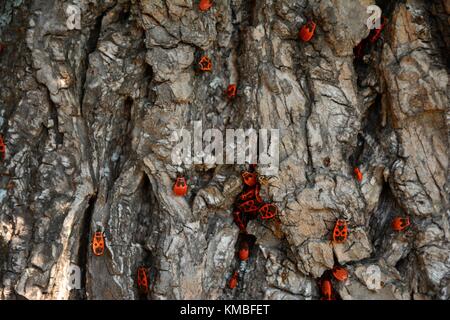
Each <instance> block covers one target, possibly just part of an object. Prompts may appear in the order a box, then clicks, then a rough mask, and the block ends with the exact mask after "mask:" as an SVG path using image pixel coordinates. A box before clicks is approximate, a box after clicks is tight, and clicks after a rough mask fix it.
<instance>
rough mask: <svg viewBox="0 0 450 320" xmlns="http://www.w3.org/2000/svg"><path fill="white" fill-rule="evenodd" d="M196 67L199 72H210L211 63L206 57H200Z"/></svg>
mask: <svg viewBox="0 0 450 320" xmlns="http://www.w3.org/2000/svg"><path fill="white" fill-rule="evenodd" d="M198 66H199V68H200V70H201V71H211V70H212V62H211V59H210V58H208V57H207V56H203V57H201V59H200V61H199V62H198Z"/></svg>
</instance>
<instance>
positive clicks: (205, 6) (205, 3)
mask: <svg viewBox="0 0 450 320" xmlns="http://www.w3.org/2000/svg"><path fill="white" fill-rule="evenodd" d="M212 5H213V4H212V1H211V0H200V3H199V4H198V8H199V9H200V11H208V10H209V9H210V8H211V7H212Z"/></svg>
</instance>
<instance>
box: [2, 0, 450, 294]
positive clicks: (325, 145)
mask: <svg viewBox="0 0 450 320" xmlns="http://www.w3.org/2000/svg"><path fill="white" fill-rule="evenodd" d="M370 4H375V1H371V0H358V1H348V0H319V1H306V0H257V1H255V0H220V1H214V5H213V7H212V8H211V9H210V10H209V11H207V12H200V11H199V10H198V1H197V0H107V1H100V0H70V1H69V0H64V1H63V0H1V1H0V43H1V45H2V47H1V49H0V75H1V87H0V112H1V114H0V116H1V117H0V128H1V134H2V136H3V138H4V141H5V144H6V146H7V150H6V157H5V159H4V160H2V161H1V162H0V168H1V177H0V179H1V180H0V182H1V185H0V188H1V189H0V206H1V211H0V298H1V299H24V298H25V299H139V298H143V297H142V296H139V294H138V292H137V288H136V284H135V278H136V269H137V267H138V266H140V265H148V266H150V267H151V275H150V278H151V285H152V288H151V290H150V292H149V294H148V295H147V296H146V297H145V298H147V299H318V298H319V295H320V294H319V289H318V285H317V279H318V278H319V277H320V276H321V275H322V274H323V273H324V272H325V271H326V270H328V269H331V268H332V267H333V265H334V264H335V263H340V264H342V265H344V266H345V267H346V268H347V270H348V271H349V274H350V276H349V279H348V280H347V281H346V282H345V283H340V284H338V285H337V286H336V288H335V289H336V291H337V292H338V294H339V296H340V297H341V298H342V299H448V298H450V297H449V295H450V246H449V239H450V229H449V215H450V211H449V199H448V194H449V192H448V183H449V175H448V150H449V127H448V125H449V119H450V114H449V90H448V86H449V84H448V70H449V68H448V67H449V61H448V52H449V45H450V32H449V30H450V28H449V14H450V1H448V0H438V1H426V0H403V1H377V2H376V4H377V5H379V6H380V7H381V8H382V9H383V14H384V15H385V16H386V17H387V18H388V23H387V26H386V28H385V29H384V30H383V34H382V39H381V40H380V41H378V42H377V44H376V45H375V46H374V47H373V48H372V50H370V52H368V53H367V54H366V55H365V57H364V60H363V61H356V60H355V59H354V51H353V49H354V47H355V46H357V45H358V43H360V41H361V40H362V39H364V38H365V37H367V35H368V34H369V30H368V29H367V27H366V25H365V22H366V20H367V17H368V14H367V13H366V8H367V6H368V5H370ZM68 5H75V6H77V7H78V8H79V9H80V12H81V23H80V25H79V26H77V25H76V24H75V25H74V26H72V27H70V28H69V27H68V22H67V20H68V18H69V16H68V14H67V7H68ZM309 18H312V19H313V20H314V21H315V22H316V23H317V29H316V33H315V36H314V38H313V40H312V41H310V42H307V43H305V42H301V41H299V39H298V31H299V29H300V27H301V26H302V25H303V24H304V23H305V22H306V21H307V20H308V19H309ZM202 54H207V55H208V56H209V57H211V58H212V61H213V70H212V72H209V73H197V72H196V71H195V70H194V65H195V64H196V63H197V61H198V59H199V57H200V56H201V55H202ZM230 83H237V84H238V96H237V98H236V99H235V100H234V101H230V100H228V99H227V98H226V96H225V95H224V94H223V92H224V90H225V89H226V88H227V86H228V84H230ZM200 120H201V121H202V123H203V127H204V128H217V129H220V130H222V131H223V132H225V129H226V128H249V127H253V128H278V129H280V137H281V142H280V170H279V174H278V176H273V177H268V185H267V186H266V187H264V190H263V191H264V197H265V198H266V199H270V200H272V201H273V202H274V203H275V204H276V205H277V206H278V207H279V209H280V214H279V216H278V217H277V218H276V219H274V220H272V221H266V222H261V221H257V220H255V221H252V222H251V223H250V224H249V226H248V231H249V233H251V234H253V235H254V236H255V237H256V243H255V247H254V248H253V250H252V252H251V257H250V260H249V262H248V266H247V270H246V273H245V275H244V276H243V279H242V281H241V282H240V283H239V286H238V288H236V289H234V290H231V289H229V288H227V285H226V284H227V281H228V279H229V278H230V276H231V274H232V272H233V271H234V270H235V269H236V267H237V265H238V259H237V258H236V242H237V240H238V236H239V230H238V228H237V227H236V226H235V225H234V224H233V220H232V214H231V213H232V207H233V202H234V199H235V197H236V195H237V194H238V193H239V192H240V191H241V190H242V182H241V180H240V176H239V174H240V171H241V170H242V169H244V166H242V165H241V166H240V165H220V166H205V165H190V166H188V165H183V166H181V167H177V166H175V165H173V164H172V162H171V157H170V155H171V151H172V148H173V147H174V142H173V141H171V134H172V132H173V131H174V130H176V129H179V128H187V129H192V126H193V122H194V121H200ZM355 166H358V167H359V168H360V169H361V171H362V172H363V180H362V182H361V183H359V182H358V181H357V180H356V179H355V178H354V176H353V168H354V167H355ZM179 171H182V172H184V174H185V175H186V177H187V178H188V182H189V193H188V195H187V196H186V197H185V198H180V197H174V196H173V193H172V184H173V182H174V180H175V178H176V176H177V173H178V172H179ZM399 215H403V216H409V217H410V219H411V222H412V226H411V227H410V228H409V229H408V230H407V231H405V232H401V233H398V232H394V231H393V230H392V229H391V227H390V224H391V220H392V219H393V217H395V216H399ZM337 218H345V219H347V221H348V223H349V238H348V241H347V242H346V243H344V244H333V243H332V242H331V241H330V232H331V230H332V229H333V226H334V223H335V221H336V219H337ZM98 229H101V230H103V231H104V232H105V235H106V238H107V242H106V252H105V254H104V255H103V256H101V257H96V256H94V255H93V254H92V251H91V249H90V248H91V247H90V242H91V238H92V235H93V233H94V232H95V231H97V230H98ZM71 264H75V265H78V266H80V268H81V278H82V288H81V289H80V290H72V291H71V290H68V288H67V283H68V281H69V268H70V265H71ZM371 266H377V267H379V268H380V270H381V288H378V289H376V290H373V289H372V290H371V289H370V285H369V284H368V283H369V282H370V279H368V277H370V273H368V272H367V269H368V268H370V267H371Z"/></svg>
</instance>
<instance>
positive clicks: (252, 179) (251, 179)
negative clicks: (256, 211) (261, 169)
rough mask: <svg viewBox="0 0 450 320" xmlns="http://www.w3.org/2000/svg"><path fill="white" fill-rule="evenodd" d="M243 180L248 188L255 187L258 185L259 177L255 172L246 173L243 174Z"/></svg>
mask: <svg viewBox="0 0 450 320" xmlns="http://www.w3.org/2000/svg"><path fill="white" fill-rule="evenodd" d="M242 180H243V181H244V183H245V184H246V185H247V186H249V187H253V186H254V185H256V181H257V175H256V173H255V172H248V171H245V172H243V173H242Z"/></svg>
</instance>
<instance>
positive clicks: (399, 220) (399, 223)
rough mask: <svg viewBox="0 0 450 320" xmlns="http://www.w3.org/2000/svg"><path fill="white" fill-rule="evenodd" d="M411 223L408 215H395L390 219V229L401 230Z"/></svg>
mask: <svg viewBox="0 0 450 320" xmlns="http://www.w3.org/2000/svg"><path fill="white" fill-rule="evenodd" d="M410 225H411V221H410V220H409V217H405V218H403V217H395V218H394V219H393V220H392V229H394V230H395V231H398V232H400V231H403V230H405V229H406V228H408V227H409V226H410Z"/></svg>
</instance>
